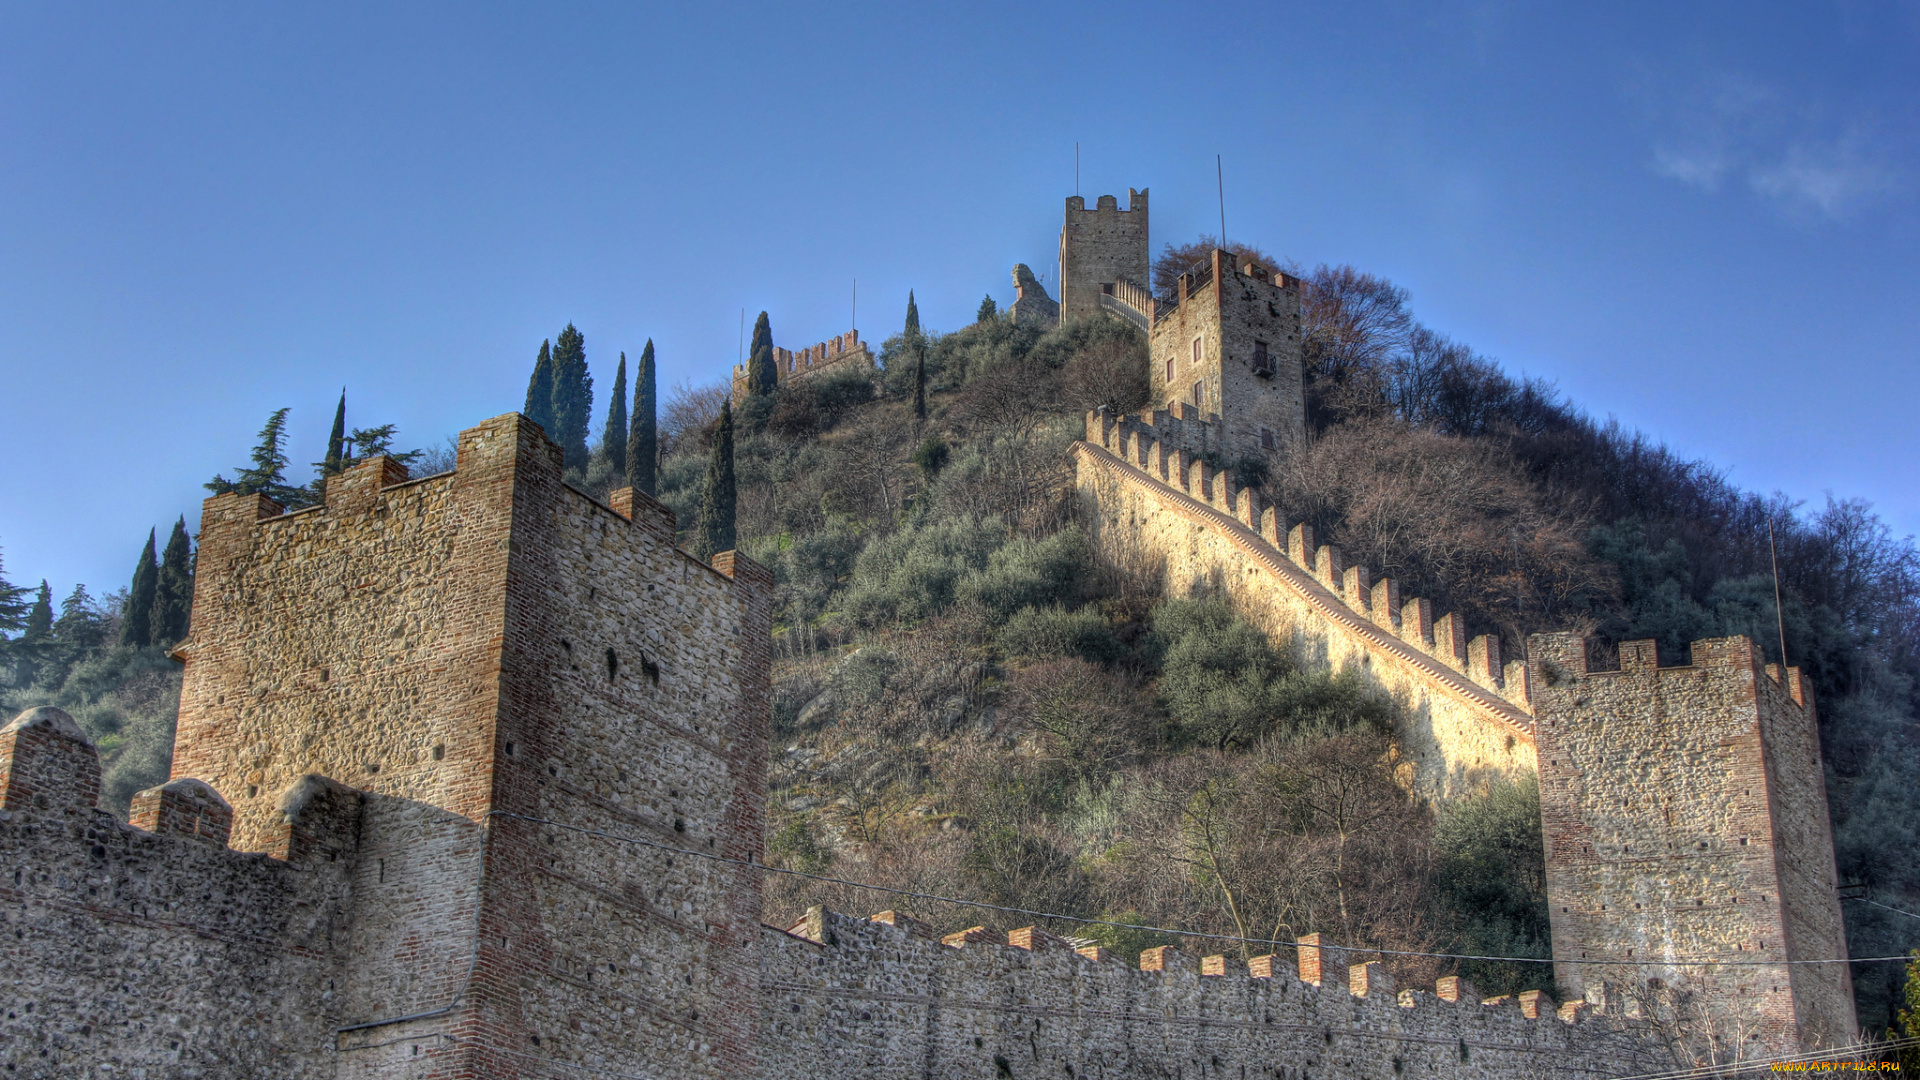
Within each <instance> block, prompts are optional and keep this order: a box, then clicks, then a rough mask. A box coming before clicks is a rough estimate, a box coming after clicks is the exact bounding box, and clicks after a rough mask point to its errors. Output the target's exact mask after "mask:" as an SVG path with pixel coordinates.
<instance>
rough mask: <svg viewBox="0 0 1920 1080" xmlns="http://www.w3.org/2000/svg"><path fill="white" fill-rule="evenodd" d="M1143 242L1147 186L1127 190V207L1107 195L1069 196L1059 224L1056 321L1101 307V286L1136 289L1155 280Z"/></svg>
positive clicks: (1087, 314)
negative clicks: (1090, 197)
mask: <svg viewBox="0 0 1920 1080" xmlns="http://www.w3.org/2000/svg"><path fill="white" fill-rule="evenodd" d="M1152 262H1153V260H1152V258H1151V255H1150V253H1149V250H1148V248H1147V190H1146V189H1145V188H1141V189H1140V190H1139V191H1134V190H1133V189H1131V188H1129V189H1128V190H1127V208H1126V209H1125V210H1122V209H1120V201H1119V200H1118V199H1115V198H1114V197H1113V196H1111V195H1102V196H1100V198H1099V199H1097V200H1095V202H1094V208H1093V209H1091V210H1089V209H1087V200H1085V199H1083V198H1081V197H1080V196H1078V195H1074V196H1071V197H1069V198H1068V199H1067V220H1066V224H1064V225H1062V226H1061V227H1060V321H1062V322H1069V321H1071V320H1074V319H1085V318H1089V317H1091V316H1093V315H1094V314H1096V313H1097V312H1099V310H1100V306H1101V305H1100V292H1101V289H1100V286H1102V285H1113V284H1115V283H1119V282H1125V283H1126V284H1129V285H1132V286H1134V287H1135V288H1138V289H1150V288H1152V284H1153V277H1152V273H1153V268H1152Z"/></svg>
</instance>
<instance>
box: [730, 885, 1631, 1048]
mask: <svg viewBox="0 0 1920 1080" xmlns="http://www.w3.org/2000/svg"><path fill="white" fill-rule="evenodd" d="M1010 942H1011V943H1010ZM762 948H763V949H764V950H765V956H764V959H763V962H762V963H763V966H762V971H763V974H762V979H763V983H762V986H763V991H764V997H763V999H762V1000H763V1006H762V1011H761V1025H762V1028H763V1032H764V1034H763V1040H764V1041H763V1051H762V1053H763V1066H764V1068H765V1071H766V1075H769V1076H804V1077H829V1076H831V1077H861V1078H870V1080H886V1078H898V1080H921V1078H923V1077H929V1076H938V1077H962V1076H967V1077H973V1076H977V1077H983V1078H984V1077H1016V1078H1019V1077H1074V1076H1077V1077H1108V1078H1122V1077H1138V1078H1146V1077H1176V1076H1194V1077H1212V1076H1220V1077H1230V1076H1263V1077H1276V1076H1277V1077H1304V1076H1311V1077H1314V1078H1316V1080H1338V1078H1353V1080H1359V1078H1363V1077H1364V1078H1367V1080H1377V1078H1379V1077H1393V1076H1402V1075H1405V1076H1448V1077H1462V1078H1469V1080H1496V1078H1498V1080H1509V1078H1511V1080H1520V1078H1537V1077H1568V1078H1572V1077H1605V1076H1617V1075H1620V1074H1622V1073H1627V1072H1642V1071H1649V1070H1650V1069H1652V1068H1657V1067H1659V1066H1661V1065H1664V1064H1667V1060H1666V1059H1665V1058H1664V1057H1663V1056H1662V1055H1661V1053H1660V1051H1659V1050H1657V1049H1656V1048H1655V1046H1654V1044H1653V1041H1652V1040H1651V1039H1649V1038H1648V1036H1647V1034H1646V1032H1645V1030H1644V1029H1643V1028H1641V1027H1640V1026H1639V1025H1636V1024H1634V1023H1631V1022H1628V1021H1623V1020H1621V1019H1619V1018H1614V1017H1603V1016H1597V1015H1594V1014H1593V1013H1592V1011H1591V1010H1589V1009H1583V1008H1580V1007H1578V1006H1579V1005H1580V1004H1584V1003H1576V1006H1575V1007H1573V1008H1569V1009H1568V1010H1566V1011H1565V1013H1564V1014H1563V1015H1556V1014H1555V1013H1553V1012H1552V1011H1549V1010H1551V1008H1552V1006H1551V1004H1550V1003H1549V1002H1543V1001H1542V999H1541V998H1540V996H1539V995H1537V994H1532V995H1525V996H1524V997H1523V999H1512V998H1501V999H1497V1000H1496V1001H1494V1002H1492V1003H1487V1004H1483V1003H1482V1001H1481V999H1480V998H1479V997H1478V995H1477V994H1475V993H1474V992H1473V991H1472V988H1471V987H1469V986H1466V985H1464V984H1463V983H1461V982H1460V981H1459V980H1444V981H1443V982H1442V985H1441V986H1440V987H1438V988H1436V989H1438V990H1439V991H1441V993H1443V994H1445V995H1446V996H1445V997H1443V996H1441V994H1436V993H1433V992H1428V991H1414V990H1406V991H1397V990H1396V989H1395V987H1394V986H1393V985H1392V981H1391V980H1390V979H1389V978H1387V976H1386V973H1385V972H1384V971H1383V970H1382V969H1381V965H1380V964H1377V963H1375V964H1368V965H1363V966H1359V967H1354V968H1352V969H1349V968H1348V966H1347V965H1346V963H1345V961H1344V958H1342V957H1340V956H1338V955H1336V954H1337V950H1333V949H1318V948H1309V949H1304V950H1302V954H1301V955H1302V959H1303V961H1305V963H1303V964H1302V966H1303V967H1306V968H1308V971H1309V974H1310V975H1311V976H1312V978H1313V979H1314V980H1315V981H1305V980H1303V979H1302V978H1301V977H1300V975H1299V973H1298V972H1297V971H1296V969H1295V966H1294V964H1293V963H1292V962H1291V959H1292V958H1291V955H1289V956H1288V957H1277V956H1267V957H1259V958H1256V959H1255V960H1254V961H1253V962H1252V964H1248V963H1247V962H1244V961H1239V960H1238V959H1237V958H1228V957H1225V956H1217V957H1206V958H1199V957H1194V956H1191V955H1186V954H1182V953H1180V952H1178V951H1177V950H1174V949H1171V948H1168V949H1154V950H1149V951H1148V953H1147V954H1145V955H1144V956H1143V957H1142V958H1141V963H1140V964H1139V965H1138V966H1136V965H1133V964H1128V963H1122V962H1121V961H1120V960H1119V958H1117V957H1115V956H1113V955H1112V954H1110V953H1108V952H1106V951H1105V950H1103V949H1097V948H1089V949H1083V950H1079V951H1075V950H1074V949H1072V948H1071V947H1069V946H1068V945H1067V944H1066V943H1065V942H1064V941H1062V940H1061V939H1059V938H1056V937H1053V936H1052V935H1049V934H1047V933H1045V932H1044V931H1040V930H1036V929H1031V928H1029V929H1027V930H1017V931H1014V932H1013V933H1012V934H1010V935H1007V936H1006V937H1004V938H1002V937H998V936H996V935H990V934H988V933H986V932H985V931H982V930H978V929H976V930H973V931H969V932H966V933H962V934H955V935H951V936H949V937H948V938H947V939H945V942H944V943H943V942H942V941H941V940H940V939H937V938H935V937H933V935H932V934H930V933H929V932H928V931H927V929H926V928H925V927H924V926H921V925H918V924H916V923H914V922H913V920H911V919H906V918H903V917H901V916H897V915H895V914H893V913H891V912H888V913H883V914H882V915H877V916H874V918H873V919H872V920H868V919H855V918H849V917H847V916H843V915H838V914H835V913H833V912H829V911H824V910H821V909H818V908H816V909H814V910H813V911H812V912H810V913H809V915H808V917H807V919H806V920H804V921H803V922H802V923H801V924H800V925H798V926H796V927H794V928H793V929H792V930H791V931H789V932H787V933H781V932H779V931H774V930H769V931H767V933H766V935H765V937H764V939H763V943H762ZM1143 969H1145V970H1143ZM1322 972H1325V977H1324V978H1322V977H1321V973H1322ZM1449 999H1451V1000H1449Z"/></svg>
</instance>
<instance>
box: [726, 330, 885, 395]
mask: <svg viewBox="0 0 1920 1080" xmlns="http://www.w3.org/2000/svg"><path fill="white" fill-rule="evenodd" d="M873 365H874V359H873V352H872V350H870V349H869V348H868V347H867V343H866V342H864V341H861V340H860V331H858V330H849V331H847V332H846V333H844V334H836V335H834V336H833V337H830V338H828V339H827V340H825V341H820V342H815V343H814V344H812V345H808V346H806V347H804V348H800V349H786V348H781V347H780V346H778V345H776V346H774V347H773V372H774V381H775V384H776V385H777V384H779V383H784V382H788V381H791V380H793V379H802V378H806V377H807V376H810V375H816V374H819V373H820V372H823V371H829V370H831V371H839V370H843V369H846V368H848V367H849V366H853V367H865V368H872V367H873ZM748 389H749V388H748V386H747V368H746V366H745V365H741V364H735V365H734V366H733V397H734V400H735V401H736V402H737V401H741V400H744V399H745V398H746V395H747V393H748Z"/></svg>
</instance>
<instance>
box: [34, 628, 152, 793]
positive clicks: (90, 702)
mask: <svg viewBox="0 0 1920 1080" xmlns="http://www.w3.org/2000/svg"><path fill="white" fill-rule="evenodd" d="M180 671H181V668H180V665H179V664H177V663H175V662H174V661H172V660H170V659H168V658H167V655H166V653H165V651H163V650H161V649H159V648H145V649H136V648H133V647H131V646H116V647H113V648H109V649H102V650H101V651H99V652H96V653H94V654H92V655H91V656H88V657H87V658H86V659H84V660H82V661H80V662H79V663H77V664H75V665H74V666H73V669H72V670H71V671H70V672H69V673H68V674H67V677H66V678H65V680H63V681H62V683H61V684H60V686H59V687H57V688H51V689H50V688H48V687H46V686H44V685H42V686H36V687H33V688H31V689H18V690H10V691H7V693H6V694H5V696H4V699H0V700H4V702H5V705H4V708H5V709H6V710H7V713H8V715H9V716H11V715H12V714H13V713H15V712H18V711H19V710H22V709H27V708H31V707H33V706H35V705H54V706H57V707H59V708H61V709H64V710H66V711H67V712H68V713H70V714H72V716H73V718H74V720H76V721H77V722H78V723H79V724H80V729H81V730H82V731H85V732H86V733H87V737H88V738H90V739H92V740H93V742H94V745H95V746H96V747H98V748H99V751H100V767H101V771H102V776H101V783H100V803H101V805H102V806H105V807H106V808H108V809H110V810H112V811H113V812H114V813H115V814H116V815H118V816H120V817H121V818H122V819H124V818H125V817H126V815H127V804H128V803H129V802H131V801H132V799H133V796H134V794H135V793H137V792H140V791H144V790H146V789H147V788H150V787H153V786H154V785H156V784H164V783H166V782H167V775H168V774H169V772H171V770H172V767H173V727H174V720H175V719H176V718H177V717H178V715H179V712H180Z"/></svg>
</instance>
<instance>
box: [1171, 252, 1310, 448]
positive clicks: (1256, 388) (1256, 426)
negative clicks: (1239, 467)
mask: <svg viewBox="0 0 1920 1080" xmlns="http://www.w3.org/2000/svg"><path fill="white" fill-rule="evenodd" d="M1265 273H1266V272H1265V271H1264V270H1263V271H1261V274H1262V275H1265ZM1196 339H1197V340H1198V341H1199V342H1200V359H1199V360H1198V361H1197V362H1196V361H1195V360H1194V345H1193V343H1194V341H1195V340H1196ZM1256 341H1264V342H1266V343H1267V356H1268V358H1269V362H1270V369H1269V370H1270V371H1271V372H1272V374H1270V375H1265V376H1262V375H1258V374H1255V372H1254V356H1255V342H1256ZM1151 342H1152V346H1151V349H1150V350H1149V351H1150V355H1151V359H1150V360H1149V385H1150V387H1151V389H1150V392H1149V400H1151V401H1152V402H1153V403H1154V405H1155V406H1156V407H1162V408H1169V409H1170V408H1171V407H1172V406H1171V404H1170V403H1174V402H1185V403H1187V404H1190V405H1192V406H1194V407H1195V408H1196V409H1197V410H1199V412H1200V414H1201V415H1202V416H1205V417H1208V418H1210V419H1212V420H1213V421H1214V422H1216V423H1217V424H1219V425H1220V438H1219V440H1218V441H1219V445H1218V446H1217V447H1211V448H1209V449H1217V450H1218V451H1219V452H1220V453H1221V454H1222V455H1223V456H1224V457H1225V458H1226V459H1227V460H1228V461H1229V462H1231V461H1235V460H1238V459H1240V458H1243V457H1249V456H1259V455H1263V454H1264V455H1266V456H1272V455H1273V454H1274V453H1276V452H1278V451H1280V450H1282V449H1284V448H1285V447H1286V446H1287V445H1289V444H1295V443H1298V442H1301V441H1303V440H1304V439H1305V438H1306V424H1307V411H1306V390H1305V383H1304V381H1303V371H1302V367H1301V357H1300V286H1299V283H1298V282H1297V281H1294V280H1293V279H1291V278H1287V277H1286V276H1285V275H1279V283H1276V281H1275V279H1274V277H1272V276H1258V275H1255V274H1250V273H1243V272H1241V270H1240V269H1235V268H1234V267H1233V264H1232V259H1231V257H1229V256H1227V255H1226V253H1225V252H1222V251H1217V250H1216V251H1215V252H1214V253H1213V279H1212V280H1211V281H1209V282H1208V283H1207V284H1206V285H1204V286H1202V287H1201V288H1200V289H1198V290H1196V291H1194V292H1193V293H1191V294H1190V295H1188V296H1187V297H1185V298H1184V300H1183V301H1182V302H1181V303H1180V304H1179V306H1177V307H1175V308H1174V309H1173V311H1172V312H1171V313H1167V314H1165V316H1164V317H1161V314H1160V312H1159V311H1158V310H1157V309H1156V312H1155V319H1154V323H1153V332H1152V334H1151ZM1169 360H1171V361H1173V364H1172V368H1173V377H1172V379H1171V380H1169V379H1168V377H1167V369H1168V363H1167V362H1168V361H1169ZM1195 383H1199V384H1201V385H1202V387H1203V390H1202V392H1201V400H1199V401H1195V400H1194V395H1193V387H1194V384H1195ZM1263 428H1264V429H1266V430H1267V431H1270V432H1272V433H1273V438H1274V442H1275V449H1273V450H1269V449H1266V448H1265V446H1264V443H1263V441H1262V439H1261V437H1260V432H1261V429H1263Z"/></svg>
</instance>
